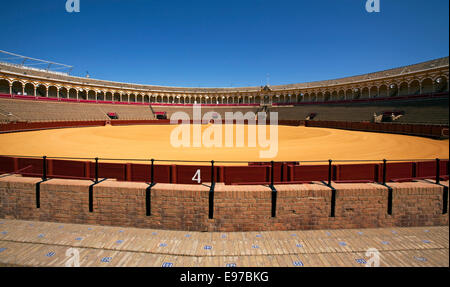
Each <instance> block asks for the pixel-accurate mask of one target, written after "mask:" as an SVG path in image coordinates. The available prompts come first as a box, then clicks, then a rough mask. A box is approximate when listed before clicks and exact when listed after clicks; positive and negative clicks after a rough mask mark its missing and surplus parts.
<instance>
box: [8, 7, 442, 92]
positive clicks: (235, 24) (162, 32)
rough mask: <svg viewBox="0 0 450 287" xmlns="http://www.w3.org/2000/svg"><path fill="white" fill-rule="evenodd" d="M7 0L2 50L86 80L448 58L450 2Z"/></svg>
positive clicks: (220, 76) (220, 81)
mask: <svg viewBox="0 0 450 287" xmlns="http://www.w3.org/2000/svg"><path fill="white" fill-rule="evenodd" d="M65 3H66V0H39V1H36V0H14V1H5V0H2V3H1V8H2V9H1V10H0V19H2V37H1V38H0V50H6V51H10V52H15V53H18V54H23V55H26V56H30V57H36V58H41V59H46V60H51V61H55V62H60V63H64V64H69V65H73V66H74V67H75V68H74V70H73V72H72V74H73V75H76V76H84V75H85V73H86V71H89V74H90V75H91V77H92V78H98V79H105V80H112V81H120V82H132V83H142V84H151V85H165V86H184V87H231V86H233V87H238V86H260V85H264V84H265V83H266V75H267V74H270V84H271V85H277V84H291V83H300V82H308V81H315V80H326V79H334V78H340V77H344V76H352V75H357V74H362V73H368V72H374V71H378V70H384V69H389V68H393V67H397V66H402V65H408V64H414V63H417V62H421V61H426V60H430V59H434V58H439V57H444V56H448V50H449V36H448V34H449V12H448V11H449V1H448V0H380V3H381V12H380V13H367V12H366V10H365V3H366V0H308V1H301V0H297V1H283V0H278V1H264V0H227V1H221V0H205V1H203V0H184V1H172V0H123V1H119V0H80V3H81V12H80V13H67V12H66V11H65Z"/></svg>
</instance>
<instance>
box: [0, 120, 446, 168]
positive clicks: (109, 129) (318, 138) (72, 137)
mask: <svg viewBox="0 0 450 287" xmlns="http://www.w3.org/2000/svg"><path fill="white" fill-rule="evenodd" d="M174 128H176V126H167V125H137V126H106V127H92V128H68V129H55V130H43V131H32V132H20V133H10V134H0V155H23V156H42V155H47V156H62V157H100V158H102V157H104V158H128V159H130V158H131V159H149V158H155V159H178V160H212V159H214V160H216V161H220V160H225V161H233V160H237V161H268V160H272V159H262V158H260V156H259V151H260V150H267V149H268V148H261V147H259V145H258V144H257V147H256V148H249V147H247V140H245V142H246V143H245V147H234V148H230V147H221V148H206V147H204V146H202V147H201V148H194V147H189V148H185V147H182V148H175V147H172V145H171V144H170V134H171V132H172V130H173V129H174ZM206 128H207V126H202V130H205V129H206ZM244 131H245V139H247V136H248V131H247V127H245V128H244ZM192 139H193V133H191V142H192ZM223 141H224V139H223ZM436 157H439V158H448V157H449V141H448V140H433V139H428V138H422V137H413V136H404V135H393V134H383V133H369V132H356V131H345V130H337V129H324V128H306V127H287V126H279V130H278V154H277V156H276V157H275V158H273V160H277V161H310V160H328V159H330V158H331V159H333V160H350V159H352V160H356V159H357V160H373V159H376V160H378V159H383V158H386V159H433V158H436Z"/></svg>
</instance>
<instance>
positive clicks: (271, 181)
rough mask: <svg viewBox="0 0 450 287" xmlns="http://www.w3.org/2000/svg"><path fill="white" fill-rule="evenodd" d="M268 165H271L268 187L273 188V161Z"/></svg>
mask: <svg viewBox="0 0 450 287" xmlns="http://www.w3.org/2000/svg"><path fill="white" fill-rule="evenodd" d="M270 165H271V170H270V186H273V183H274V179H273V177H274V176H273V175H274V170H275V167H274V162H273V160H272V161H271V162H270Z"/></svg>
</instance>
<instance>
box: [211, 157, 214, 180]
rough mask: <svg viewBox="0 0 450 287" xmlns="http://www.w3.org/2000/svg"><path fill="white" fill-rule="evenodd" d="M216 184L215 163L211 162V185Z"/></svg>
mask: <svg viewBox="0 0 450 287" xmlns="http://www.w3.org/2000/svg"><path fill="white" fill-rule="evenodd" d="M214 183H215V182H214V161H213V160H212V161H211V185H213V184H214Z"/></svg>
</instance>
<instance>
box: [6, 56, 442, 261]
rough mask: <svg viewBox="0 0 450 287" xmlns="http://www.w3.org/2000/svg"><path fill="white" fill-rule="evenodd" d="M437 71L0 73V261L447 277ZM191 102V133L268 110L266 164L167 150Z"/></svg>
mask: <svg viewBox="0 0 450 287" xmlns="http://www.w3.org/2000/svg"><path fill="white" fill-rule="evenodd" d="M448 68H449V64H448V57H446V58H440V59H436V60H432V61H428V62H424V63H419V64H413V65H410V66H406V67H399V68H394V69H391V70H387V71H381V72H374V73H370V74H366V75H359V76H354V77H347V78H342V79H337V80H327V81H320V82H311V83H302V84H292V85H283V86H264V87H242V88H179V87H159V86H145V85H135V84H127V83H116V82H109V81H103V80H96V79H90V78H80V77H74V76H70V75H68V74H64V73H56V72H51V71H44V70H38V69H34V68H27V67H24V66H18V65H11V64H8V63H0V122H1V124H0V174H2V175H1V176H0V265H2V266H63V265H64V261H65V259H66V255H65V252H66V250H67V249H68V248H77V249H78V250H79V252H80V264H81V265H83V266H286V267H294V266H365V264H366V263H367V262H368V261H369V260H370V258H371V256H372V255H373V254H371V253H367V252H366V251H367V250H368V249H369V248H375V249H377V250H378V251H377V252H379V253H380V254H381V257H382V258H383V259H382V260H381V262H380V264H381V266H447V267H448V266H449V261H448V180H449V160H448V158H449V139H448ZM194 106H201V108H202V115H205V114H206V113H208V112H211V113H213V114H215V116H216V118H219V119H220V120H218V121H217V122H214V123H213V122H209V121H208V122H207V123H205V124H203V125H202V126H201V127H200V131H201V132H202V134H203V133H204V132H205V131H206V130H207V129H209V128H212V127H214V126H217V125H218V124H219V123H220V124H222V123H224V122H223V119H224V118H225V115H226V113H239V112H240V113H243V114H245V113H247V112H253V113H254V114H258V113H263V114H264V115H265V116H267V120H268V122H269V119H270V118H271V115H273V114H272V113H276V114H277V117H278V122H277V124H278V125H277V133H278V134H277V137H276V139H277V145H278V146H277V153H276V155H275V156H273V157H271V158H261V156H260V153H259V152H260V151H261V150H264V149H265V148H262V147H260V146H257V147H249V146H248V140H245V141H244V146H243V147H239V146H233V147H226V146H225V144H224V141H225V139H224V138H222V139H221V140H220V143H221V144H222V147H206V146H203V145H201V146H199V147H195V146H190V147H182V148H179V147H178V148H177V147H174V146H173V145H172V143H171V141H170V136H171V133H172V132H173V130H174V129H176V128H177V127H179V126H182V125H180V124H179V123H178V121H177V122H175V123H174V122H172V123H171V122H170V118H171V116H172V115H174V114H175V113H177V112H184V113H185V114H187V115H188V116H189V117H191V118H192V116H193V107H194ZM197 125H200V123H198V122H197V123H196V122H194V121H190V122H189V123H188V124H187V127H188V130H189V131H190V134H191V135H193V134H195V133H194V129H195V126H197ZM240 126H243V130H244V131H245V135H246V136H247V134H248V133H249V129H250V128H251V127H252V124H251V123H249V122H248V121H245V122H243V123H239V122H236V124H235V125H231V127H232V129H233V136H234V138H236V137H237V135H236V130H237V127H240ZM272 127H273V126H271V125H268V126H267V127H265V128H266V135H267V136H268V137H269V136H270V135H271V133H272V130H271V128H272ZM225 129H226V125H222V126H221V127H219V129H218V131H221V133H222V134H223V133H224V132H222V131H224V130H225ZM192 137H193V136H192ZM192 137H191V139H192ZM37 246H40V248H37Z"/></svg>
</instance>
